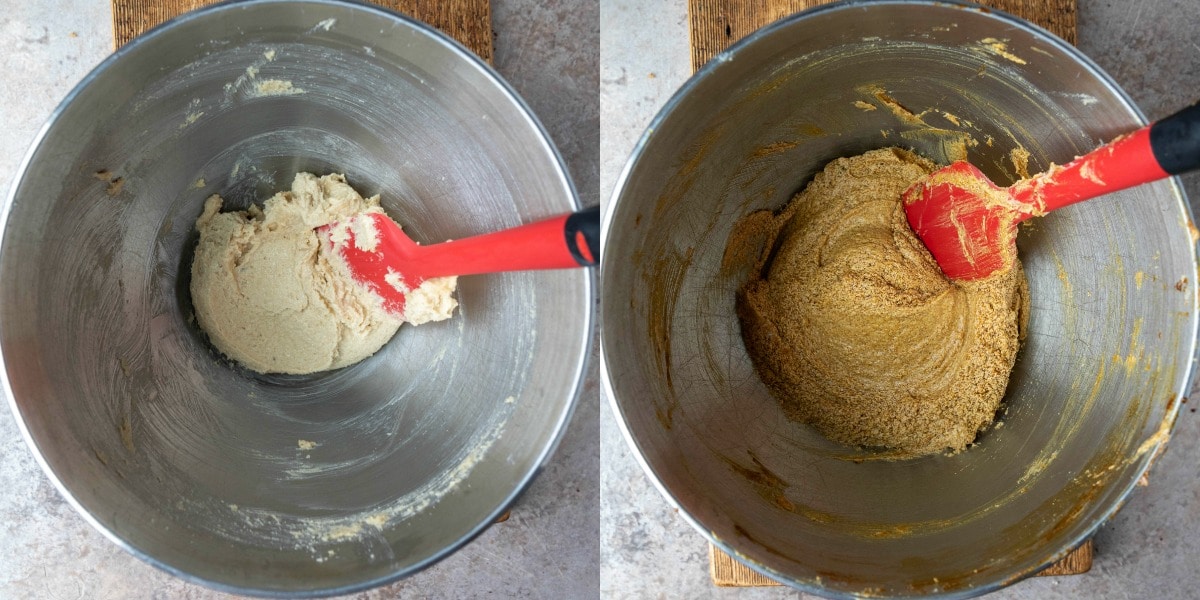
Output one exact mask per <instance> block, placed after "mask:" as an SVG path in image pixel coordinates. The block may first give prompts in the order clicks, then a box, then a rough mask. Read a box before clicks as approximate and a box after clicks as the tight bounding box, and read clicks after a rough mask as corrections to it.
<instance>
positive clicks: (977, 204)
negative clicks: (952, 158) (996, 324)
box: [903, 161, 1028, 280]
mask: <svg viewBox="0 0 1200 600" xmlns="http://www.w3.org/2000/svg"><path fill="white" fill-rule="evenodd" d="M903 201H904V211H905V213H906V214H907V216H908V224H909V225H910V226H911V227H912V229H913V231H914V232H915V233H916V234H917V237H919V238H921V241H922V242H924V243H925V247H926V248H928V249H929V252H930V253H931V254H933V258H934V260H936V261H937V263H938V266H940V267H941V268H942V272H943V273H945V274H946V277H949V278H950V279H956V280H974V279H983V278H985V277H988V276H989V275H992V274H993V273H996V272H998V271H1002V270H1004V269H1007V268H1009V267H1011V266H1012V264H1013V261H1014V260H1015V258H1016V254H1017V247H1016V240H1017V223H1019V222H1020V221H1021V220H1022V219H1024V218H1025V217H1027V216H1028V212H1027V210H1026V209H1027V208H1028V207H1026V206H1025V205H1023V204H1021V203H1020V202H1017V201H1016V200H1014V199H1013V198H1012V197H1011V196H1010V194H1009V193H1008V190H1007V189H1005V188H1001V187H998V186H996V185H995V184H993V183H992V182H991V181H989V180H988V178H987V176H986V175H984V174H983V173H982V172H980V170H979V169H976V168H975V167H974V166H973V165H971V164H970V163H967V162H965V161H958V162H954V163H951V164H950V165H949V166H947V167H945V168H942V169H939V170H937V171H934V172H933V173H932V174H930V175H929V177H927V178H926V179H923V180H921V181H918V182H917V183H915V184H913V185H912V187H910V188H908V190H906V191H905V192H904V195H903Z"/></svg>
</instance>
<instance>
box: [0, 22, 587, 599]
mask: <svg viewBox="0 0 1200 600" xmlns="http://www.w3.org/2000/svg"><path fill="white" fill-rule="evenodd" d="M285 82H286V83H285ZM297 171H311V172H314V173H318V174H322V173H328V172H344V173H345V174H346V176H347V177H348V179H349V181H350V182H351V184H352V185H354V186H355V187H356V188H357V189H358V190H359V191H361V192H363V193H365V194H375V193H380V194H382V196H383V205H384V207H385V208H386V209H387V211H388V212H389V213H390V214H392V215H393V216H394V217H395V218H396V219H397V220H398V221H400V222H401V223H403V224H405V226H406V229H407V230H408V231H409V232H410V233H411V234H412V235H413V237H414V238H416V239H418V240H423V241H441V240H445V239H449V238H457V237H462V236H466V235H469V234H474V233H481V232H486V231H490V230H494V229H497V228H501V227H509V226H514V225H518V224H520V223H523V222H528V221H531V220H533V219H537V218H540V217H545V216H549V215H551V214H555V213H561V212H565V211H568V210H571V209H572V208H574V207H575V206H576V204H577V201H576V198H575V194H574V191H573V189H572V185H571V182H570V180H569V178H568V175H567V172H566V170H565V168H564V166H563V163H562V161H561V159H560V158H559V157H558V155H557V153H556V151H555V149H554V147H553V145H552V144H551V142H550V141H549V139H548V137H547V135H546V133H545V131H544V130H543V129H542V128H541V126H540V125H539V124H538V122H537V121H536V119H535V118H534V117H533V116H532V115H531V114H530V112H529V109H528V108H527V107H526V106H525V105H524V104H523V103H522V101H521V100H520V99H519V98H518V97H517V96H516V94H515V93H514V92H513V90H512V89H511V88H510V87H508V86H507V85H506V84H505V83H503V82H502V81H501V80H500V79H499V77H498V76H497V75H496V74H495V72H494V71H492V70H491V69H490V68H489V67H487V66H486V65H484V64H483V63H482V62H481V61H480V60H479V59H477V58H476V57H474V56H472V55H471V54H470V53H468V52H467V51H466V50H464V49H463V48H462V47H460V46H458V45H457V44H456V43H454V42H452V41H450V40H449V39H448V38H446V37H444V36H443V35H441V34H439V33H436V32H434V31H433V30H431V29H430V28H429V27H426V26H424V25H421V24H418V23H416V22H414V21H411V20H409V19H407V18H404V17H401V16H399V15H396V14H394V13H391V12H388V11H384V10H381V9H377V8H373V7H369V6H367V5H360V4H349V3H344V2H333V1H319V0H314V1H303V2H279V1H261V2H249V3H237V4H224V5H220V6H217V7H214V8H210V9H206V10H203V11H201V12H196V13H191V14H188V15H186V16H183V17H181V18H179V19H176V20H174V21H172V22H170V23H169V24H167V25H165V26H164V27H161V28H158V29H156V30H155V31H153V32H152V33H150V34H149V35H147V36H145V37H142V38H140V39H138V40H136V41H134V42H133V43H131V44H129V45H128V46H126V47H124V48H122V49H120V50H119V51H117V52H116V54H114V55H113V56H112V57H110V58H109V59H108V60H106V61H104V63H102V64H101V65H100V66H99V67H97V68H96V70H95V71H93V72H92V73H91V74H90V75H88V76H87V78H86V79H85V80H84V81H83V82H82V83H81V84H80V85H79V86H78V87H77V88H76V89H75V90H74V91H72V92H71V94H70V95H69V96H68V97H67V99H66V100H65V101H64V102H63V103H62V105H61V106H60V107H59V108H58V109H57V110H56V111H55V113H54V114H53V116H52V118H51V119H50V122H49V124H48V125H47V126H46V127H45V128H44V129H43V131H42V132H41V133H40V135H39V136H38V139H37V141H36V142H35V143H34V145H33V148H32V150H31V151H30V153H29V155H28V157H27V158H26V160H25V163H24V165H23V167H22V169H21V172H20V175H19V176H18V177H17V179H16V181H15V183H14V184H13V187H12V191H11V195H10V196H9V199H8V204H7V206H6V207H5V209H4V213H3V216H4V221H3V239H2V241H0V244H2V245H0V281H3V286H2V290H0V349H2V351H3V363H4V371H5V374H6V381H7V383H6V386H7V390H6V391H7V392H8V394H9V397H10V398H11V400H12V407H13V409H14V410H15V412H16V414H17V417H18V421H19V422H20V423H21V426H22V428H23V430H24V432H25V434H26V437H27V438H28V441H29V442H30V445H31V447H32V448H33V449H34V452H35V454H37V455H38V457H39V460H40V461H41V463H42V465H43V466H44V467H45V470H46V472H47V474H49V476H50V478H51V479H53V480H54V481H55V483H56V484H57V485H58V487H59V488H60V490H61V491H62V492H63V494H64V495H65V496H66V497H67V498H68V499H70V501H71V502H72V503H73V504H74V505H75V506H76V508H78V509H79V510H80V512H81V513H83V514H84V516H85V517H86V518H87V519H88V520H89V521H90V522H91V523H92V524H93V525H95V526H97V527H98V528H99V529H100V530H101V531H103V532H104V533H105V534H107V535H108V537H110V538H111V539H113V540H114V541H115V542H117V543H118V544H120V545H121V546H123V547H125V548H127V549H129V550H130V551H131V552H133V553H134V554H136V555H138V556H139V557H142V558H144V559H146V560H148V561H149V562H151V563H153V564H155V565H157V566H160V567H162V568H164V569H166V570H168V571H171V572H173V573H176V574H179V575H182V576H185V577H188V578H190V579H194V580H200V581H203V582H206V583H208V584H210V585H213V586H215V587H218V588H222V589H229V590H237V591H245V592H253V593H265V594H279V595H287V596H298V595H315V594H319V593H333V592H344V591H350V590H355V589H362V588H365V587H368V586H371V585H376V584H380V583H383V582H386V581H389V580H392V579H395V578H397V577H400V576H402V575H405V574H409V573H412V572H414V571H416V570H417V569H420V568H422V567H424V566H427V565H429V564H431V563H432V562H434V561H436V560H437V559H439V558H441V557H443V556H445V555H446V554H448V553H449V552H451V551H452V550H454V549H455V548H457V547H459V546H460V545H462V544H464V543H466V542H467V541H468V540H469V539H470V538H471V537H473V536H474V535H476V534H478V533H479V532H480V531H482V530H483V529H484V528H486V527H487V526H488V525H489V524H490V523H492V522H493V521H494V520H495V518H496V516H497V515H499V514H500V513H502V512H503V510H504V509H505V507H506V506H508V505H509V503H511V502H512V501H513V499H514V498H515V497H516V495H517V494H518V493H519V492H520V491H521V490H522V489H524V488H525V486H526V485H527V484H528V483H529V482H530V480H531V479H532V477H533V476H534V474H535V473H536V471H537V470H538V468H539V467H540V466H541V465H542V464H543V463H544V461H545V460H546V459H547V457H548V456H549V454H550V452H551V450H552V449H553V447H554V445H555V443H556V442H557V440H558V439H559V436H560V434H561V433H562V430H563V427H564V425H565V423H566V421H567V418H568V416H569V414H570V412H571V408H572V406H573V405H574V400H575V398H576V396H577V394H578V392H579V386H580V383H581V379H582V367H583V363H584V360H585V353H586V351H587V348H588V340H589V335H590V311H591V309H592V305H591V302H592V301H591V294H592V290H591V283H590V277H589V275H588V274H587V273H585V272H583V271H582V270H580V271H574V272H567V271H559V272H543V273H514V274H504V275H492V276H482V277H470V278H463V279H461V280H460V283H459V292H458V298H459V301H460V303H461V312H460V313H458V314H457V315H456V316H455V317H454V318H453V319H451V320H449V321H445V322H441V323H431V324H426V325H422V326H420V327H412V326H404V327H402V328H401V330H400V332H399V333H398V334H397V336H396V337H395V338H394V339H393V340H392V341H391V342H390V343H389V344H388V345H387V346H386V347H385V348H384V349H383V350H382V351H381V352H380V353H378V354H377V355H376V356H374V357H372V358H370V359H368V360H366V361H364V362H362V363H360V364H357V365H355V366H352V367H349V368H346V369H342V370H339V371H334V372H328V373H321V374H317V375H312V376H305V377H266V376H260V375H256V374H254V373H251V372H247V371H245V370H243V369H241V368H239V367H238V366H237V365H235V364H231V363H230V362H229V361H228V360H226V359H224V358H222V357H221V356H220V355H219V354H218V353H217V352H215V351H214V350H213V349H212V348H211V347H210V346H209V345H208V343H207V341H206V339H205V337H204V334H203V333H202V332H201V331H200V330H198V329H197V327H196V325H195V323H194V320H193V318H192V315H191V308H190V306H189V299H188V293H187V289H188V288H187V280H188V273H189V265H190V260H191V252H192V247H193V245H194V244H195V241H196V235H195V233H194V228H193V223H194V220H195V218H196V217H197V216H198V215H199V214H200V210H201V205H202V203H203V201H204V198H205V197H206V196H208V195H209V194H212V193H218V192H219V193H221V194H223V195H224V196H225V198H226V199H227V203H228V205H230V206H232V207H234V208H238V207H245V206H246V205H247V204H249V203H250V202H255V201H262V200H264V199H265V198H267V197H269V195H271V194H273V193H274V192H275V191H278V190H280V189H287V188H288V186H289V184H290V182H291V179H292V176H293V174H294V173H296V172H297Z"/></svg>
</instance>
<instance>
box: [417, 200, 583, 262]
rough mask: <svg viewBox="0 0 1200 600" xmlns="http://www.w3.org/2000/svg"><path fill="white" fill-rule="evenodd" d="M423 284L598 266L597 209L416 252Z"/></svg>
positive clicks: (425, 247) (419, 248)
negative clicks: (435, 280)
mask: <svg viewBox="0 0 1200 600" xmlns="http://www.w3.org/2000/svg"><path fill="white" fill-rule="evenodd" d="M416 254H417V255H418V257H419V260H415V261H413V264H414V266H415V265H420V266H419V267H418V269H417V270H418V271H419V274H420V275H421V276H422V278H429V277H442V276H446V275H478V274H481V273H500V272H503V271H529V270H539V269H566V268H570V267H580V266H584V267H588V266H594V265H596V263H597V261H598V259H599V257H600V207H598V206H597V207H593V208H588V209H584V210H581V211H579V212H576V213H569V214H565V215H559V216H557V217H551V218H549V219H545V220H542V221H537V222H535V223H530V224H528V225H521V226H519V227H514V228H512V229H505V230H503V231H497V232H494V233H485V234H483V235H477V236H472V237H468V238H462V239H458V240H454V241H450V242H442V243H440V244H430V245H428V246H420V247H418V249H417V251H416Z"/></svg>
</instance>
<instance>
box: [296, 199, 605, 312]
mask: <svg viewBox="0 0 1200 600" xmlns="http://www.w3.org/2000/svg"><path fill="white" fill-rule="evenodd" d="M356 219H370V220H371V221H372V224H373V226H374V229H375V231H376V236H374V237H375V238H376V239H377V243H376V245H375V247H374V249H373V250H370V251H368V250H364V249H362V248H361V247H359V244H358V243H357V242H358V241H357V240H355V239H354V231H355V230H360V231H361V227H360V225H362V224H361V223H355V220H356ZM344 225H349V227H346V228H343V229H342V231H343V232H344V233H345V235H346V237H347V239H346V240H345V242H344V243H340V244H335V243H334V242H333V240H332V239H331V235H330V232H331V231H333V230H335V229H336V228H340V227H342V226H344ZM318 235H319V237H320V239H321V243H322V245H323V249H325V250H332V251H335V252H338V253H339V254H340V255H341V256H342V258H344V259H345V262H346V264H347V265H348V266H349V267H350V272H351V274H352V275H353V276H354V278H355V279H356V280H358V281H359V282H361V283H363V284H365V285H366V286H367V287H368V288H370V289H371V290H372V291H374V292H375V293H376V294H377V295H379V297H381V298H382V299H383V305H384V308H385V309H387V310H388V311H390V312H393V313H395V314H404V299H405V296H404V292H403V291H402V290H400V289H398V288H397V287H396V286H395V285H393V282H397V283H400V284H401V286H402V287H403V288H405V289H410V290H411V289H415V288H416V287H417V286H419V285H421V283H422V282H424V281H425V280H427V279H431V278H434V277H447V276H450V275H478V274H481V273H500V272H504V271H529V270H539V269H565V268H569V267H580V266H595V265H596V263H597V261H598V259H599V257H600V208H599V207H594V208H589V209H585V210H582V211H579V212H576V213H570V214H565V215H559V216H557V217H551V218H549V219H545V220H542V221H538V222H536V223H530V224H528V225H521V226H519V227H514V228H512V229H505V230H503V231H497V232H494V233H487V234H483V235H477V236H473V237H468V238H462V239H458V240H453V241H450V242H442V243H438V244H429V245H427V246H422V245H420V244H418V243H416V242H414V241H413V240H412V239H410V238H409V237H408V235H407V234H405V233H404V232H403V231H401V230H400V228H399V227H397V226H396V224H395V223H394V222H393V221H392V220H391V219H389V218H387V217H386V216H384V215H382V214H377V213H368V214H364V215H359V216H357V217H354V218H353V219H351V220H349V221H343V222H340V223H337V224H334V225H327V226H325V227H322V228H320V229H319V230H318ZM363 245H369V244H363ZM389 279H390V281H389Z"/></svg>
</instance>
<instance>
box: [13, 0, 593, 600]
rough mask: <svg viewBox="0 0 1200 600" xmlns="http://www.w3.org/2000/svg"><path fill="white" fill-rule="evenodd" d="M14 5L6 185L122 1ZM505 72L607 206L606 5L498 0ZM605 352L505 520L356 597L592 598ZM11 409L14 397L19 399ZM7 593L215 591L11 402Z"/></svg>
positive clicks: (96, 54) (89, 62)
mask: <svg viewBox="0 0 1200 600" xmlns="http://www.w3.org/2000/svg"><path fill="white" fill-rule="evenodd" d="M64 4H66V3H64V2H49V1H41V2H24V1H22V0H3V2H0V56H2V57H3V58H2V59H0V64H3V65H4V69H5V77H4V84H3V85H2V86H0V123H3V124H4V126H5V133H4V135H2V136H0V182H2V183H0V185H2V186H3V188H4V190H5V193H7V189H8V187H9V185H10V184H11V182H12V178H13V176H14V174H15V173H16V170H17V167H18V165H19V163H20V161H21V159H22V157H23V156H24V154H25V151H26V149H27V147H28V145H29V143H30V142H31V141H32V139H33V136H34V134H35V133H36V132H37V131H38V129H39V128H40V127H41V126H42V123H43V122H44V121H45V119H46V117H47V116H48V115H49V114H50V112H51V111H52V110H53V109H54V107H55V106H56V105H57V104H58V102H59V101H60V100H61V99H62V98H63V96H65V95H66V93H67V92H68V91H69V90H70V89H71V88H72V87H73V86H74V85H75V84H76V83H77V82H78V81H79V80H80V79H81V78H82V77H83V76H84V75H85V74H87V72H88V71H89V70H91V68H92V67H93V66H95V65H96V64H97V63H99V62H100V61H101V60H103V59H104V58H105V57H106V56H108V55H109V54H110V53H111V52H112V43H113V42H112V25H111V23H112V20H111V13H110V8H109V2H108V0H77V1H74V2H71V3H70V5H69V6H63V5H64ZM492 5H493V28H494V30H495V33H496V36H497V37H496V60H495V62H496V67H497V69H498V70H499V71H500V73H501V74H502V75H504V77H505V78H506V79H507V80H508V81H509V82H510V83H512V85H513V86H515V87H516V89H517V90H518V92H520V93H521V94H522V96H523V97H524V98H525V100H526V101H527V102H528V103H529V104H530V105H531V106H532V108H533V110H534V112H535V113H537V115H538V117H539V118H540V119H541V121H542V122H543V124H545V125H546V127H547V129H549V131H550V133H551V135H552V136H553V137H554V140H555V142H556V143H557V144H558V147H559V150H560V151H561V152H562V153H563V155H564V157H565V158H566V161H567V164H568V165H569V167H570V169H571V173H572V175H573V177H574V179H575V185H576V187H577V188H578V189H579V190H580V195H581V197H582V199H583V202H584V203H585V204H587V205H594V204H596V203H597V202H598V189H599V184H598V162H599V157H598V136H599V102H598V99H597V96H596V90H597V86H598V80H599V29H598V27H599V15H598V7H597V5H596V3H595V2H594V1H591V0H584V1H581V2H575V1H572V0H554V1H549V2H547V1H543V0H493V2H492ZM596 373H597V371H596V361H592V363H591V366H590V370H589V372H588V377H587V383H586V386H585V389H584V392H583V398H582V401H581V403H580V405H579V407H578V409H577V410H576V413H575V417H574V419H573V422H572V423H571V426H570V428H569V430H568V431H567V434H566V437H565V439H564V440H563V442H562V444H561V445H560V446H559V448H558V451H557V453H556V454H555V455H554V457H553V458H552V459H551V461H550V463H549V464H548V465H547V467H546V468H545V470H544V471H543V472H542V474H541V475H540V476H539V477H538V479H537V480H536V481H535V482H534V484H533V486H532V487H531V488H530V489H529V490H528V491H527V492H526V493H525V494H524V496H522V497H521V499H520V500H518V502H517V503H516V505H515V506H514V507H513V510H512V517H511V518H510V519H509V520H508V521H507V522H505V523H500V524H497V525H494V526H492V527H491V528H490V529H488V530H487V531H486V532H485V533H484V534H483V535H481V536H480V537H479V538H478V539H476V540H475V541H474V542H472V543H471V544H469V545H467V546H466V547H465V548H464V549H462V550H461V551H459V552H457V553H455V554H454V555H452V556H450V557H449V558H447V559H446V560H444V561H442V562H441V563H438V564H437V565H435V566H433V567H431V568H429V569H427V570H425V571H423V572H421V573H419V574H417V575H415V576H414V577H411V578H409V579H406V580H404V581H401V582H399V583H396V584H393V585H390V586H387V587H383V588H379V589H376V590H372V591H369V592H363V593H361V594H357V595H356V596H354V598H360V599H366V598H397V597H421V598H472V597H481V596H485V595H488V596H491V597H501V598H564V597H567V598H582V597H593V596H594V595H595V593H596V589H597V587H598V586H599V578H600V575H599V572H600V568H599V562H598V553H599V549H598V545H597V539H598V536H599V517H598V511H599V508H598V506H599V500H598V498H599V470H600V466H599V418H600V417H599V412H600V411H599V403H598V399H597V395H598V392H597V385H596V381H597V375H596ZM5 404H6V403H5ZM0 598H5V599H7V598H30V599H41V598H47V599H60V598H61V599H67V598H87V599H89V600H90V599H97V600H99V599H109V598H112V599H116V598H121V599H126V598H130V599H133V598H145V599H149V598H154V599H163V598H190V599H197V600H199V599H215V598H232V596H229V595H226V594H221V593H218V592H214V591H212V590H209V589H206V588H203V587H200V586H197V585H193V584H190V583H187V582H184V581H182V580H179V579H176V578H174V577H172V576H170V575H168V574H166V573H164V572H161V571H159V570H157V569H155V568H153V567H151V566H149V565H147V564H146V563H143V562H142V561H140V560H138V559H136V558H134V557H133V556H131V555H129V554H127V553H126V552H125V551H123V550H121V549H120V548H118V547H117V546H116V545H114V544H113V543H111V542H109V541H108V540H107V539H105V538H104V537H103V536H101V534H100V533H99V532H97V531H95V530H94V529H92V528H91V527H90V526H89V525H88V524H87V523H86V522H84V520H83V519H82V518H81V517H80V516H79V515H77V514H76V513H75V512H74V510H72V509H71V507H70V506H69V505H68V504H67V503H66V502H65V501H64V500H63V499H62V498H61V497H60V496H59V494H58V492H57V491H56V490H55V489H54V487H53V486H52V485H51V484H50V482H49V480H48V479H47V478H46V477H45V476H44V475H43V474H42V472H41V470H40V469H39V468H38V466H37V463H36V462H34V459H33V455H32V454H31V453H30V451H29V449H28V448H26V446H25V443H24V441H23V440H22V439H21V436H20V434H19V432H18V431H17V427H16V424H15V422H14V420H13V417H12V415H11V414H10V412H9V411H8V410H7V408H3V409H0Z"/></svg>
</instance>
